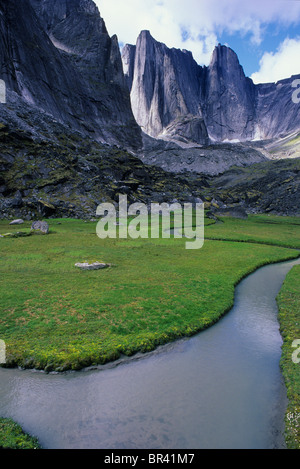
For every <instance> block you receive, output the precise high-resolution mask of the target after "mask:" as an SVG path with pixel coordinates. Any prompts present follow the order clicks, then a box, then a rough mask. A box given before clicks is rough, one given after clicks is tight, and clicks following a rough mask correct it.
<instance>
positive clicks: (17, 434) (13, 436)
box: [0, 418, 40, 449]
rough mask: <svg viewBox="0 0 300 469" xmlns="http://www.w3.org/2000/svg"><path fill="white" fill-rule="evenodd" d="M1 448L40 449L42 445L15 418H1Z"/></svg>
mask: <svg viewBox="0 0 300 469" xmlns="http://www.w3.org/2000/svg"><path fill="white" fill-rule="evenodd" d="M0 449H40V445H39V442H38V440H37V439H36V438H34V437H32V436H30V435H28V434H26V433H25V432H24V431H23V430H22V428H21V427H20V425H18V424H17V423H15V422H14V421H13V420H11V419H3V418H0Z"/></svg>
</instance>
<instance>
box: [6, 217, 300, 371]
mask: <svg viewBox="0 0 300 469" xmlns="http://www.w3.org/2000/svg"><path fill="white" fill-rule="evenodd" d="M49 224H50V233H49V234H48V235H44V236H43V235H32V236H28V237H18V238H0V249H1V251H0V274H1V276H0V288H1V298H0V311H1V313H0V314H1V315H0V337H1V339H2V340H4V341H5V343H6V350H7V366H21V367H24V368H37V369H43V370H46V371H52V370H56V371H64V370H70V369H73V370H78V369H80V368H83V367H87V366H90V365H96V364H103V363H106V362H108V361H111V360H115V359H117V358H119V357H120V356H121V355H126V356H131V355H133V354H135V353H137V352H147V351H150V350H153V349H154V348H155V347H157V346H158V345H161V344H165V343H167V342H170V341H172V340H174V339H177V338H179V337H182V336H190V335H192V334H195V333H196V332H198V331H201V330H203V329H204V328H206V327H209V326H210V325H212V324H213V323H215V322H216V321H217V320H218V319H219V318H220V317H221V316H222V315H223V314H224V313H226V312H227V311H228V310H229V309H230V308H231V306H232V304H233V300H234V287H235V285H236V284H237V283H238V282H239V281H240V280H241V279H242V278H243V277H244V276H245V275H247V274H248V273H250V272H252V271H253V270H255V269H256V268H257V267H258V266H261V265H263V264H267V263H271V262H277V261H280V260H284V259H289V258H293V257H296V256H297V255H298V252H297V251H295V250H294V249H293V250H292V249H289V248H288V247H299V248H300V241H299V232H300V225H299V219H278V218H270V219H267V222H266V218H264V217H259V216H258V217H251V218H250V219H249V220H246V221H245V220H237V219H231V218H228V219H227V218H225V217H224V218H223V222H222V223H216V224H211V221H210V220H208V224H209V226H206V227H205V235H206V239H205V243H204V246H203V248H201V249H198V250H187V249H185V240H184V239H174V238H173V239H172V238H171V239H137V240H133V239H131V238H128V239H123V240H120V239H104V240H101V239H99V238H98V237H97V235H96V223H93V222H84V221H78V220H68V219H61V220H49ZM23 226H24V225H22V231H24V232H26V230H28V231H29V228H30V224H29V223H28V224H27V225H25V227H24V228H23ZM18 230H20V227H14V228H13V227H12V226H9V225H8V224H7V223H5V222H1V223H0V233H7V232H8V231H11V232H12V233H14V232H17V231H18ZM213 238H216V239H213ZM221 238H223V239H224V240H226V242H225V241H223V240H221ZM238 241H247V242H238ZM265 243H270V244H265ZM272 244H273V245H272ZM275 244H276V246H275ZM85 261H87V262H95V261H100V262H105V263H109V264H111V267H109V268H108V269H105V270H100V271H81V270H79V269H78V268H76V267H75V263H77V262H85Z"/></svg>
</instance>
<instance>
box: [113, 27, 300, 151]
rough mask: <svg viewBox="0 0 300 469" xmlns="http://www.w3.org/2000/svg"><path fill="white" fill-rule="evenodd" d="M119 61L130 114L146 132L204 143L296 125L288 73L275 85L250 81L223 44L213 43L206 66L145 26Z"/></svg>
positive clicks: (270, 134) (262, 135)
mask: <svg viewBox="0 0 300 469" xmlns="http://www.w3.org/2000/svg"><path fill="white" fill-rule="evenodd" d="M122 60H123V67H124V72H125V79H126V83H127V86H128V87H129V89H130V92H131V104H132V109H133V113H134V116H135V118H136V120H137V122H138V124H139V125H140V126H141V127H142V129H143V131H144V132H145V133H146V134H148V135H149V136H152V137H156V138H157V137H159V138H164V139H166V138H167V139H171V140H174V138H175V136H176V135H177V137H178V134H180V136H181V137H180V139H182V138H183V140H184V141H190V142H194V143H198V144H201V145H203V144H204V145H205V144H206V143H207V140H208V138H209V139H210V141H211V142H224V141H225V142H226V141H231V142H236V141H240V142H244V141H251V140H257V139H262V140H263V139H266V138H276V137H278V136H279V135H282V134H288V133H291V132H294V131H297V130H299V128H300V118H299V112H300V107H299V106H295V105H294V104H293V102H292V99H291V90H292V88H291V84H292V81H293V78H291V79H287V80H284V81H283V82H282V85H280V86H279V85H278V86H277V85H276V86H275V84H268V85H254V83H253V81H252V80H251V79H250V78H248V77H246V76H245V73H244V70H243V67H242V66H241V64H240V62H239V59H238V56H237V54H236V53H235V52H234V51H233V50H232V49H231V48H230V47H227V46H225V45H221V44H218V45H217V46H216V47H215V49H214V51H213V54H212V58H211V61H210V64H209V66H208V67H201V66H200V65H198V64H197V63H196V62H195V60H194V59H193V56H192V54H191V53H190V52H188V51H186V50H179V49H174V48H172V49H169V48H168V47H167V46H166V45H165V44H163V43H160V42H157V41H156V40H155V39H154V38H153V37H152V36H151V33H150V32H149V31H147V30H146V31H142V32H141V33H140V35H139V37H138V39H137V42H136V46H125V47H124V50H123V55H122ZM289 90H290V91H289ZM287 109H288V110H289V112H286V111H287ZM197 120H198V121H197ZM186 122H189V125H188V126H187V125H186ZM191 122H192V123H193V125H191ZM177 125H179V126H180V127H177ZM195 129H197V130H196V132H195ZM179 130H180V131H179Z"/></svg>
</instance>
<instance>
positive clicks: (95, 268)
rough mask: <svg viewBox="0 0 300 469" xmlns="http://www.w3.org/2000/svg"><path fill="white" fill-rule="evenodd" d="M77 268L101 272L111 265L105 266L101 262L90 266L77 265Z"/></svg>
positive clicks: (87, 264)
mask: <svg viewBox="0 0 300 469" xmlns="http://www.w3.org/2000/svg"><path fill="white" fill-rule="evenodd" d="M75 267H78V268H79V269H81V270H99V269H106V268H107V267H109V264H104V263H101V262H94V263H92V264H89V263H88V262H83V263H77V264H75Z"/></svg>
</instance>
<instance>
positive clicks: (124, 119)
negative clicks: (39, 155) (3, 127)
mask: <svg viewBox="0 0 300 469" xmlns="http://www.w3.org/2000/svg"><path fill="white" fill-rule="evenodd" d="M0 38H1V40H0V60H1V78H2V79H4V80H5V81H6V84H7V88H8V91H9V92H10V91H13V92H15V93H16V94H17V95H18V96H20V98H22V100H23V101H25V102H26V103H28V104H29V105H31V106H35V107H36V108H38V109H39V110H42V111H43V112H46V113H48V114H49V115H51V116H53V117H54V118H55V119H57V120H58V121H60V122H62V123H64V124H68V125H69V126H70V127H71V128H73V129H74V130H78V131H80V132H82V133H83V134H85V135H89V136H91V137H93V138H95V139H96V140H99V141H103V142H107V143H117V144H121V145H124V146H127V147H131V148H137V147H139V146H140V144H141V135H140V129H139V127H138V125H137V124H136V122H135V120H134V117H133V114H132V110H131V105H130V98H129V93H128V89H127V87H126V84H125V80H124V75H123V70H122V62H121V56H120V51H119V46H118V40H117V37H116V36H113V37H112V38H110V37H109V35H108V33H107V30H106V27H105V23H104V21H103V19H102V18H101V17H100V14H99V11H98V9H97V7H96V5H95V4H94V2H93V1H92V0H22V1H20V0H9V1H8V0H4V1H2V2H1V4H0Z"/></svg>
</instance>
